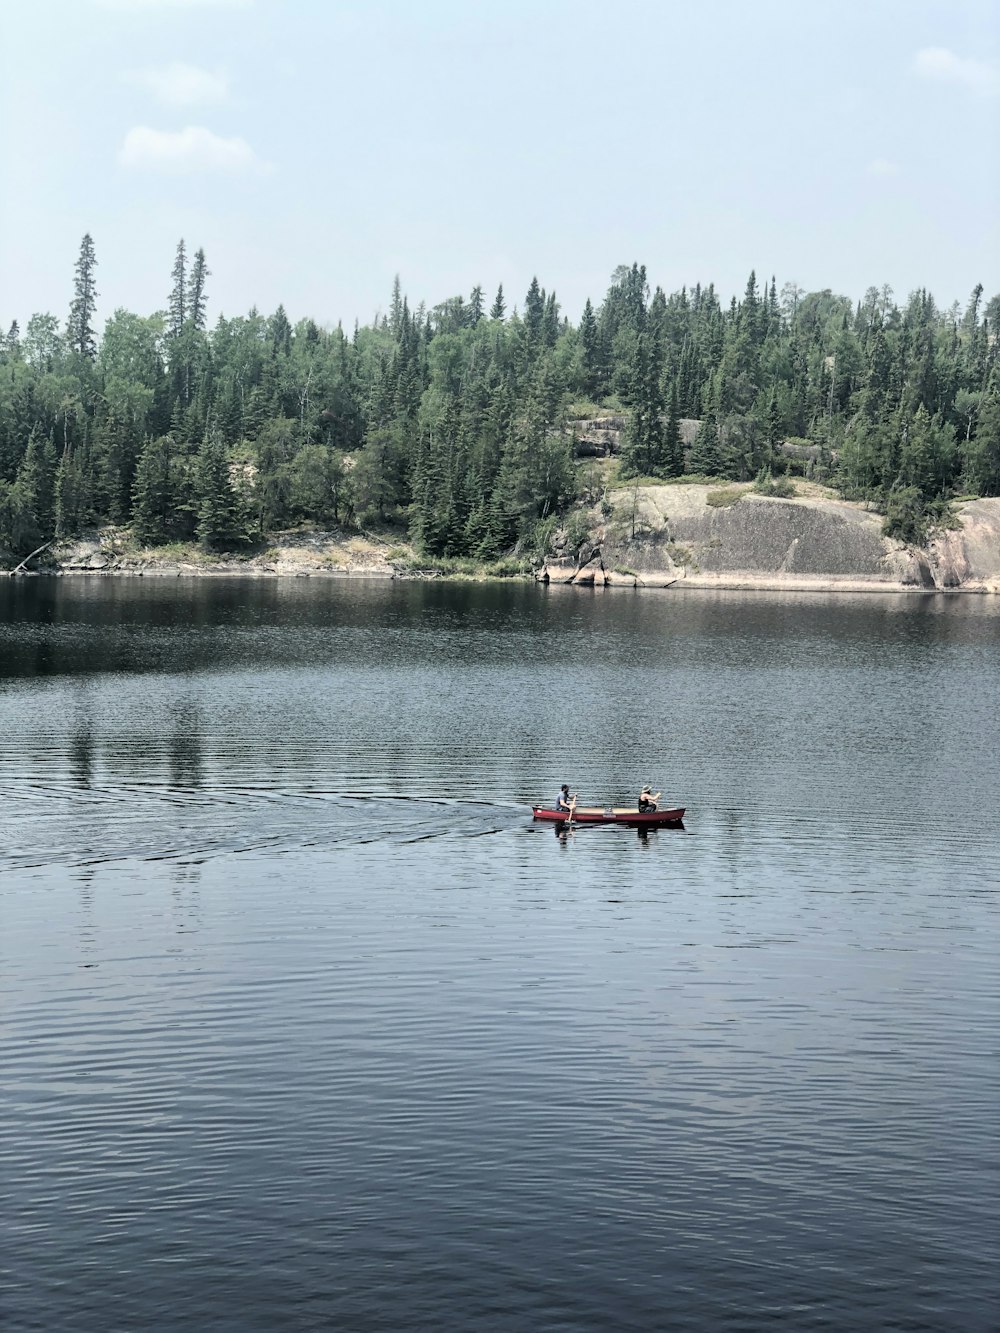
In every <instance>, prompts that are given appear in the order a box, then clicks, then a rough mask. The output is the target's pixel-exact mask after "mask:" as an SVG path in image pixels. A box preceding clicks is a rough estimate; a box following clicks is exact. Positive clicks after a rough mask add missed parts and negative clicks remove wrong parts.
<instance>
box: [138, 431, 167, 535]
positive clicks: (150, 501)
mask: <svg viewBox="0 0 1000 1333" xmlns="http://www.w3.org/2000/svg"><path fill="white" fill-rule="evenodd" d="M172 446H173V441H172V440H171V438H170V436H169V435H165V436H161V437H160V438H159V439H152V438H150V439H148V440H147V441H146V443H145V444H144V445H143V448H142V452H141V453H140V455H139V461H138V464H137V465H136V470H135V482H134V484H133V486H132V530H133V532H134V533H135V536H136V538H137V539H138V540H139V541H140V542H143V543H146V544H148V545H154V544H155V543H157V542H162V541H165V540H166V539H167V537H168V536H170V533H171V529H172V527H173V525H174V522H175V514H176V509H177V500H178V497H177V496H176V495H175V493H174V487H173V484H172V478H171V452H172Z"/></svg>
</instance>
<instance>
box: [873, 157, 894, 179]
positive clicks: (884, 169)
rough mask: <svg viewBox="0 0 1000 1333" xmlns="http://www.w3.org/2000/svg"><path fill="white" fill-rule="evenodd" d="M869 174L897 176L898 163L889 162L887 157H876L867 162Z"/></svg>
mask: <svg viewBox="0 0 1000 1333" xmlns="http://www.w3.org/2000/svg"><path fill="white" fill-rule="evenodd" d="M868 175H869V176H898V175H899V163H898V162H890V161H889V159H888V158H887V157H876V158H875V159H874V160H873V161H871V162H869V163H868Z"/></svg>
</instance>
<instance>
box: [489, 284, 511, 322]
mask: <svg viewBox="0 0 1000 1333" xmlns="http://www.w3.org/2000/svg"><path fill="white" fill-rule="evenodd" d="M506 309H507V306H506V303H505V302H504V299H503V283H502V282H501V284H500V285H499V287H498V288H497V294H496V296H495V298H494V300H493V304H492V305H491V306H490V319H503V317H504V312H505V311H506Z"/></svg>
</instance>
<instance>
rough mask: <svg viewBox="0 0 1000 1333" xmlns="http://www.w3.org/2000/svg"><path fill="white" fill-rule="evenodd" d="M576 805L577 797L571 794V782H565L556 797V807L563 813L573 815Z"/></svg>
mask: <svg viewBox="0 0 1000 1333" xmlns="http://www.w3.org/2000/svg"><path fill="white" fill-rule="evenodd" d="M575 807H576V797H575V796H570V794H569V783H568V782H564V783H563V785H562V786H561V787H560V788H559V795H558V796H557V797H556V809H557V810H558V811H559V813H560V814H561V815H572V813H573V810H574V809H575Z"/></svg>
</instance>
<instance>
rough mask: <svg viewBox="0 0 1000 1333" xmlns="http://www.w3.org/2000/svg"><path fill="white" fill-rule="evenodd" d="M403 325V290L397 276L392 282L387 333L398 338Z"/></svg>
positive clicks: (397, 275)
mask: <svg viewBox="0 0 1000 1333" xmlns="http://www.w3.org/2000/svg"><path fill="white" fill-rule="evenodd" d="M402 325H403V290H402V287H401V286H400V282H399V274H398V273H397V274H396V276H395V277H394V278H393V280H392V305H391V306H390V308H389V332H390V333H391V334H392V336H393V337H394V338H398V337H399V334H400V331H401V329H402Z"/></svg>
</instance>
